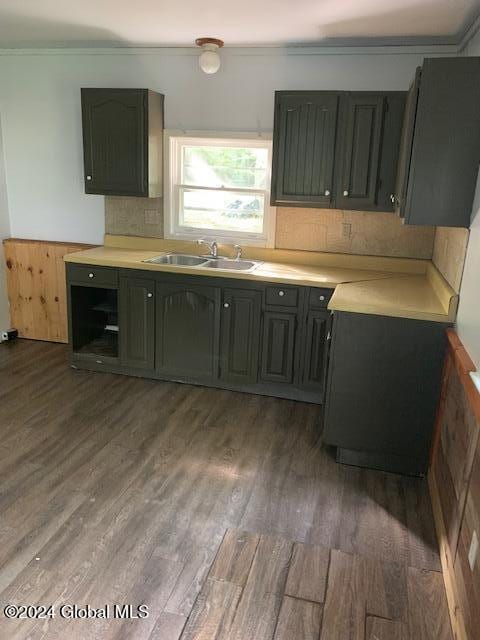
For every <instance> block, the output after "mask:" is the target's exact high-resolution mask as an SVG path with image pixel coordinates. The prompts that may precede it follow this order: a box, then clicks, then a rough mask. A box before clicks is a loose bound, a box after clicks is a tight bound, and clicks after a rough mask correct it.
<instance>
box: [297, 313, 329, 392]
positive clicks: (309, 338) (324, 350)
mask: <svg viewBox="0 0 480 640" xmlns="http://www.w3.org/2000/svg"><path fill="white" fill-rule="evenodd" d="M330 318H331V314H330V313H329V312H328V311H311V310H309V311H308V314H307V320H306V331H305V343H304V349H303V370H302V382H301V384H302V387H305V388H307V389H315V390H318V391H320V390H321V391H322V392H323V389H324V386H325V378H326V374H327V354H328V340H329V330H330Z"/></svg>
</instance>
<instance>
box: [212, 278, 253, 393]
mask: <svg viewBox="0 0 480 640" xmlns="http://www.w3.org/2000/svg"><path fill="white" fill-rule="evenodd" d="M261 311H262V294H261V292H260V291H248V290H243V289H224V291H223V307H222V323H221V352H220V378H221V379H222V380H225V381H227V382H238V383H243V384H254V383H255V382H256V381H257V375H258V356H259V345H260V318H261Z"/></svg>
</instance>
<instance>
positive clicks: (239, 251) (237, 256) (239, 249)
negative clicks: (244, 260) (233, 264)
mask: <svg viewBox="0 0 480 640" xmlns="http://www.w3.org/2000/svg"><path fill="white" fill-rule="evenodd" d="M233 248H234V249H235V260H240V258H241V257H242V253H243V249H242V247H241V246H240V245H239V244H236V245H235V246H234V247H233Z"/></svg>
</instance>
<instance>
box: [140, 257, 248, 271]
mask: <svg viewBox="0 0 480 640" xmlns="http://www.w3.org/2000/svg"><path fill="white" fill-rule="evenodd" d="M143 262H148V263H150V264H165V265H168V264H171V265H175V266H180V267H201V268H202V269H223V270H225V271H253V270H254V269H255V268H256V267H257V266H258V265H259V264H260V263H259V262H253V261H252V260H236V259H235V260H233V259H229V258H223V257H220V258H210V257H209V256H189V255H186V254H184V253H165V254H163V255H161V256H155V257H154V258H148V259H147V260H144V261H143Z"/></svg>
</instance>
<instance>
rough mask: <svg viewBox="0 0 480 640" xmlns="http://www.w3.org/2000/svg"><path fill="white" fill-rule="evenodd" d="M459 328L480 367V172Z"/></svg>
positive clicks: (473, 51) (479, 48)
mask: <svg viewBox="0 0 480 640" xmlns="http://www.w3.org/2000/svg"><path fill="white" fill-rule="evenodd" d="M465 54H466V55H470V56H480V32H478V33H477V35H476V37H475V38H474V39H473V40H471V41H470V43H469V45H468V47H467V49H466V51H465ZM457 330H458V334H459V337H460V340H461V341H462V342H463V345H464V347H465V349H466V350H467V351H468V353H469V355H470V357H471V358H472V360H473V361H474V362H475V365H476V367H477V369H479V370H480V174H479V178H478V180H477V192H476V194H475V201H474V205H473V210H472V223H471V228H470V238H469V241H468V249H467V258H466V261H465V269H464V272H463V280H462V287H461V289H460V305H459V308H458V316H457Z"/></svg>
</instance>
